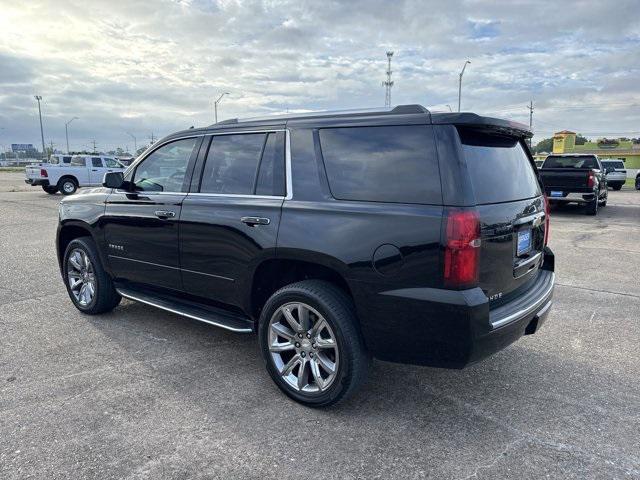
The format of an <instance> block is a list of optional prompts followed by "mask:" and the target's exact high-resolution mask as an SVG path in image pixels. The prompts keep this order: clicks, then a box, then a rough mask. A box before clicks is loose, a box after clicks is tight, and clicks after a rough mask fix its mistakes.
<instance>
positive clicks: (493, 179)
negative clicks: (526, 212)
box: [459, 129, 541, 205]
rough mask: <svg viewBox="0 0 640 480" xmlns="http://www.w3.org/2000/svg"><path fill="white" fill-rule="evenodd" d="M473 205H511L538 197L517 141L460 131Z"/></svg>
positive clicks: (530, 169) (533, 176)
mask: <svg viewBox="0 0 640 480" xmlns="http://www.w3.org/2000/svg"><path fill="white" fill-rule="evenodd" d="M459 133H460V139H461V141H462V150H463V153H464V157H465V160H466V164H467V171H468V173H469V176H470V178H471V184H472V185H473V190H474V193H475V198H476V203H478V204H479V205H481V204H488V203H499V202H513V201H516V200H524V199H527V198H532V197H536V196H538V195H541V192H540V187H539V185H538V179H537V176H536V172H535V170H534V167H533V165H532V164H531V162H530V160H529V157H528V156H527V153H526V152H525V150H524V148H523V146H522V144H521V142H520V141H519V140H518V139H517V138H513V137H505V136H498V135H487V134H483V133H478V132H474V131H472V130H465V129H460V130H459Z"/></svg>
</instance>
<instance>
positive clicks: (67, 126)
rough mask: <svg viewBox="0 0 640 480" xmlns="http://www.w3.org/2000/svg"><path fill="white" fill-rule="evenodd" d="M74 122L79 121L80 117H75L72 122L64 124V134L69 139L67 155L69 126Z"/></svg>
mask: <svg viewBox="0 0 640 480" xmlns="http://www.w3.org/2000/svg"><path fill="white" fill-rule="evenodd" d="M74 120H79V118H78V117H73V118H72V119H71V120H69V121H68V122H66V123H65V124H64V134H65V136H66V137H67V153H69V124H70V123H71V122H73V121H74Z"/></svg>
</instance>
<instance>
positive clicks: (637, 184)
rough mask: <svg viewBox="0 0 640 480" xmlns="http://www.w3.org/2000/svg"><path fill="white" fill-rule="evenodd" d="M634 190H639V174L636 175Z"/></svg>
mask: <svg viewBox="0 0 640 480" xmlns="http://www.w3.org/2000/svg"><path fill="white" fill-rule="evenodd" d="M636 190H640V176H637V177H636Z"/></svg>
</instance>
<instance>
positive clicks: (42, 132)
mask: <svg viewBox="0 0 640 480" xmlns="http://www.w3.org/2000/svg"><path fill="white" fill-rule="evenodd" d="M33 98H35V99H36V100H37V101H38V116H39V117H40V137H41V138H42V155H43V158H44V155H45V151H44V130H43V128H42V110H41V109H40V100H42V96H40V95H34V96H33Z"/></svg>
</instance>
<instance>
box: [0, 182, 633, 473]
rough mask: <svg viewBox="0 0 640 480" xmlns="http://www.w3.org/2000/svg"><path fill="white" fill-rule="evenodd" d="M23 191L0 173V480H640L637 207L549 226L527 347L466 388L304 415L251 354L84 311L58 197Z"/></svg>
mask: <svg viewBox="0 0 640 480" xmlns="http://www.w3.org/2000/svg"><path fill="white" fill-rule="evenodd" d="M21 182H22V175H21V174H9V173H3V172H0V252H1V255H0V439H1V441H0V478H2V479H4V480H9V479H27V478H38V479H40V478H51V479H55V478H88V479H93V478H96V479H97V478H100V479H104V478H107V479H110V478H113V479H147V478H196V479H205V478H206V479H233V478H243V479H244V478H249V479H276V478H280V479H281V478H301V477H302V478H306V479H315V478H323V479H360V478H367V479H371V478H384V479H387V478H399V479H422V478H434V479H449V478H451V479H489V478H490V479H501V478H546V477H549V478H563V479H596V478H598V479H599V478H620V479H626V478H640V436H639V435H638V431H640V382H638V378H639V376H640V358H639V357H640V356H639V355H638V353H639V352H640V349H639V348H638V340H639V338H640V282H638V281H637V279H638V277H639V275H640V192H636V191H633V190H630V189H627V187H625V189H624V190H622V191H621V192H613V191H612V192H610V193H609V205H608V206H607V207H605V208H603V209H601V211H600V212H599V214H598V216H597V217H595V218H594V217H588V216H585V215H584V214H583V213H582V211H581V210H580V209H579V208H577V207H575V208H574V207H571V206H568V207H565V208H563V209H561V210H556V211H554V212H552V229H551V240H550V246H551V248H552V249H553V250H554V252H555V254H556V262H557V268H556V270H557V274H558V277H557V278H558V286H557V287H556V293H555V299H554V301H555V303H554V307H553V309H552V311H551V313H550V316H549V318H548V320H547V323H546V324H545V325H544V327H543V328H542V330H541V331H540V332H539V333H538V334H536V335H533V336H528V337H525V338H522V339H521V340H520V341H518V342H517V343H515V344H514V345H512V346H511V347H509V348H507V349H506V350H504V351H502V352H500V353H498V354H497V355H495V356H493V357H492V358H490V359H488V360H486V361H484V362H482V363H480V364H477V365H474V366H472V367H470V368H467V369H465V370H461V371H453V370H438V369H431V368H422V367H413V366H406V365H398V364H391V363H384V362H374V364H373V368H372V371H371V375H370V378H369V381H368V383H367V384H366V386H365V387H364V388H363V390H362V391H361V392H360V393H359V395H357V396H356V397H355V398H353V399H351V400H350V401H348V402H346V403H343V404H341V405H339V406H338V407H336V408H332V409H328V410H309V409H307V408H304V407H302V406H300V405H298V404H295V403H293V402H292V401H290V400H288V399H287V398H286V397H284V396H283V395H282V394H281V393H280V392H279V391H278V389H277V388H276V387H275V385H273V384H272V382H271V380H270V379H269V378H268V376H267V374H266V372H265V371H264V368H263V366H262V362H261V360H260V357H259V351H258V348H257V344H256V340H255V338H254V337H253V336H251V335H246V336H243V335H236V334H233V333H230V332H226V331H223V330H219V329H216V328H214V327H210V326H208V325H204V324H200V323H197V322H194V321H191V320H189V319H185V318H182V317H178V316H176V315H173V314H170V313H165V312H162V311H160V310H156V309H153V308H151V307H148V306H145V305H141V304H136V303H133V302H129V301H123V302H122V304H121V305H120V306H119V307H118V308H117V309H115V310H114V311H113V312H111V313H109V314H106V315H103V316H100V317H87V316H84V315H82V314H80V313H79V312H78V311H76V309H75V308H73V306H72V305H71V302H70V301H69V299H68V297H67V294H66V291H65V289H64V286H63V284H62V281H61V279H60V276H59V273H58V270H57V264H56V258H55V252H54V246H53V242H54V237H55V226H56V221H57V203H58V201H59V200H60V198H61V197H60V196H59V195H55V196H50V195H47V194H45V193H44V192H43V191H42V190H40V189H39V188H30V187H26V186H24V184H22V185H21ZM23 186H24V187H26V188H23ZM12 190H17V191H12Z"/></svg>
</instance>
